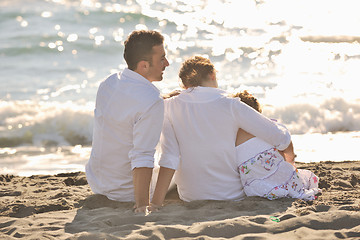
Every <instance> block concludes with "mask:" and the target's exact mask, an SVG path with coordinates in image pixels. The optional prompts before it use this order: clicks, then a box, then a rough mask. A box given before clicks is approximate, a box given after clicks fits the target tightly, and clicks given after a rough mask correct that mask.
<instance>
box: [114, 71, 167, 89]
mask: <svg viewBox="0 0 360 240" xmlns="http://www.w3.org/2000/svg"><path fill="white" fill-rule="evenodd" d="M119 75H121V76H124V77H125V78H126V79H128V80H129V79H131V80H134V81H137V82H140V83H143V84H146V85H149V86H151V87H152V88H154V89H156V91H157V92H159V93H160V91H159V89H157V87H155V85H154V84H152V83H151V82H150V81H149V80H147V79H146V78H144V77H143V76H141V75H140V74H138V73H137V72H134V71H132V70H130V69H128V68H125V69H124V70H123V71H122V72H121V73H119ZM120 79H121V78H120Z"/></svg>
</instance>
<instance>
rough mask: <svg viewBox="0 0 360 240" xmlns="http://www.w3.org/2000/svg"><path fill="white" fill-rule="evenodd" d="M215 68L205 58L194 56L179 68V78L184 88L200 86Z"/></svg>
mask: <svg viewBox="0 0 360 240" xmlns="http://www.w3.org/2000/svg"><path fill="white" fill-rule="evenodd" d="M212 73H215V67H214V65H213V64H212V63H211V61H210V60H209V59H207V58H204V57H200V56H195V57H192V58H189V59H187V60H186V61H185V62H184V63H183V64H182V66H181V68H180V72H179V77H180V79H181V81H182V84H183V85H184V87H185V88H190V87H197V86H201V84H202V82H203V81H204V80H206V79H207V78H208V76H209V74H212Z"/></svg>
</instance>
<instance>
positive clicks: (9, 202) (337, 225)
mask: <svg viewBox="0 0 360 240" xmlns="http://www.w3.org/2000/svg"><path fill="white" fill-rule="evenodd" d="M297 165H298V166H299V168H305V169H309V170H312V171H313V172H315V174H317V175H318V176H319V177H320V188H322V190H323V191H322V193H321V194H319V195H318V198H317V199H316V200H314V201H309V202H305V201H303V200H298V199H288V198H285V199H278V200H273V201H270V200H267V199H263V198H260V197H248V198H245V199H244V200H243V201H240V202H231V201H195V202H191V203H185V202H182V201H181V200H179V198H178V195H177V192H176V189H174V190H173V191H171V192H170V193H169V194H168V196H167V198H166V202H165V206H164V207H163V208H162V209H161V210H160V211H159V212H154V213H151V214H149V215H148V216H144V215H143V214H134V213H133V212H132V206H133V204H132V203H120V202H115V201H111V200H108V199H107V198H106V197H104V196H101V195H94V194H93V193H92V192H91V190H90V188H89V186H88V185H87V181H86V177H85V174H84V173H83V172H76V173H64V174H58V175H52V176H51V175H47V176H43V175H41V176H40V175H39V176H31V177H20V176H10V175H0V186H1V188H0V239H19V238H20V239H21V238H23V239H228V238H232V239H286V240H289V239H360V212H359V210H360V191H359V190H360V171H359V170H360V162H359V161H355V162H340V163H334V162H321V163H308V164H304V163H297Z"/></svg>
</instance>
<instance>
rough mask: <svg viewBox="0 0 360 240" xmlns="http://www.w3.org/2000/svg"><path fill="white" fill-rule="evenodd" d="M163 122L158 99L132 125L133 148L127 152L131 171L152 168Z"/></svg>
mask: <svg viewBox="0 0 360 240" xmlns="http://www.w3.org/2000/svg"><path fill="white" fill-rule="evenodd" d="M163 120H164V101H163V100H162V99H159V100H158V101H157V102H156V103H155V104H154V105H153V106H151V107H150V108H149V109H148V110H147V111H146V112H145V113H143V114H142V115H141V116H140V118H139V119H138V121H137V122H136V123H135V125H134V129H133V148H132V149H131V150H130V152H129V158H130V160H131V169H134V168H140V167H147V168H153V167H154V154H155V148H156V145H157V143H158V142H159V138H160V133H161V129H162V125H163Z"/></svg>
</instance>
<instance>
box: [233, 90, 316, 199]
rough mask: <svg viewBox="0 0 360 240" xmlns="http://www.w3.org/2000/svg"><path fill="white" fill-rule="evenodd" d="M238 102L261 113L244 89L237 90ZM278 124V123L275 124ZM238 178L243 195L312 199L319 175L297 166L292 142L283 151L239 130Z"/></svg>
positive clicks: (258, 106) (255, 101)
mask: <svg viewBox="0 0 360 240" xmlns="http://www.w3.org/2000/svg"><path fill="white" fill-rule="evenodd" d="M234 97H239V98H240V99H241V101H242V102H244V103H246V104H248V105H249V106H251V107H252V108H254V109H255V110H257V111H258V112H260V113H261V108H260V104H259V103H258V101H257V99H256V98H254V97H253V96H252V95H251V94H249V93H248V92H247V91H244V92H241V93H238V94H236V95H234ZM279 125H280V124H279ZM236 152H237V158H238V161H239V162H240V165H239V172H240V178H241V181H242V183H243V185H244V191H245V193H246V195H247V196H260V197H265V198H268V199H270V200H273V199H277V198H281V197H292V198H299V199H304V200H314V199H315V195H316V194H317V193H318V192H320V191H321V190H320V189H319V188H318V182H319V178H318V177H317V176H316V175H315V174H314V173H312V172H311V171H309V170H304V169H297V168H296V167H295V162H294V159H295V157H296V155H295V154H294V152H293V146H292V143H291V144H290V146H289V147H288V149H286V150H284V151H283V152H281V151H279V150H278V149H276V148H275V147H274V146H272V145H270V144H268V143H266V142H265V141H263V140H261V139H259V138H257V137H254V136H253V135H251V134H249V133H247V132H245V131H244V130H242V129H239V131H238V135H237V139H236Z"/></svg>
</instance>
